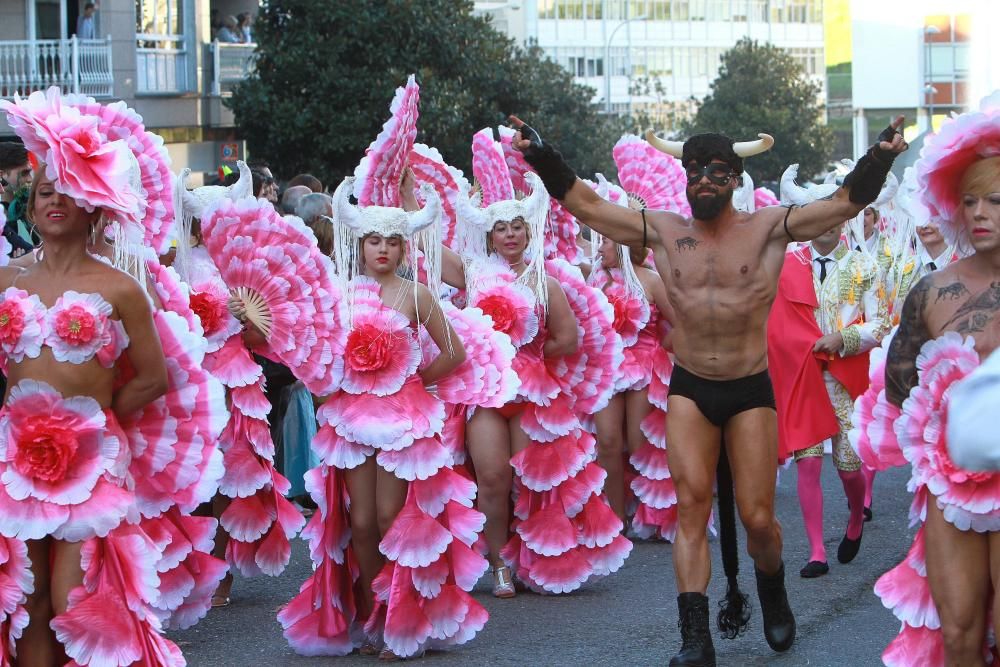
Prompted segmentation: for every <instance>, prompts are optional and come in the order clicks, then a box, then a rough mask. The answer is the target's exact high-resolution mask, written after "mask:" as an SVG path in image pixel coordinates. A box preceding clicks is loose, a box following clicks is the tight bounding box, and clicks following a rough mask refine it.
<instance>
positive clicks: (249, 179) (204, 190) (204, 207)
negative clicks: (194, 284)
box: [173, 160, 253, 282]
mask: <svg viewBox="0 0 1000 667" xmlns="http://www.w3.org/2000/svg"><path fill="white" fill-rule="evenodd" d="M236 168H237V169H238V170H239V173H240V176H239V179H238V180H237V181H236V182H235V183H233V184H232V185H226V186H223V185H203V186H200V187H197V188H194V189H193V190H188V189H187V179H188V176H190V175H191V170H190V169H188V168H186V167H185V168H184V169H182V170H181V173H179V174H178V175H177V177H176V178H175V179H174V193H173V202H174V230H175V234H176V236H177V239H176V240H177V255H176V258H175V259H174V264H173V266H174V268H175V269H176V270H177V273H178V274H179V275H180V276H181V278H182V279H183V280H184V281H185V282H187V281H189V280H190V277H191V276H190V275H189V274H190V270H191V266H190V254H191V253H190V251H191V231H192V227H193V225H194V219H195V218H198V219H199V220H201V218H202V216H203V215H204V214H205V213H206V212H207V211H208V210H209V209H211V208H212V206H213V205H214V204H216V203H217V202H219V201H220V200H222V199H229V200H232V201H240V200H241V199H249V198H252V197H253V176H252V175H251V174H250V167H248V166H247V165H246V163H245V162H243V161H242V160H241V161H239V162H237V163H236Z"/></svg>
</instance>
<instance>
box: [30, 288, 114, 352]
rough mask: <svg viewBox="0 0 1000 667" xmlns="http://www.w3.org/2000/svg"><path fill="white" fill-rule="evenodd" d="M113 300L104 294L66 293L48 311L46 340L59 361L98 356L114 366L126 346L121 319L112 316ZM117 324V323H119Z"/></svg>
mask: <svg viewBox="0 0 1000 667" xmlns="http://www.w3.org/2000/svg"><path fill="white" fill-rule="evenodd" d="M111 313H112V308H111V304H109V303H108V302H107V301H105V300H104V299H103V298H102V297H101V295H100V294H96V293H90V294H80V293H79V292H74V291H72V290H70V291H68V292H66V293H65V294H63V295H62V296H61V297H59V299H58V300H57V301H56V304H55V305H54V306H53V307H52V308H51V309H50V310H49V311H48V313H47V314H46V320H45V322H46V332H45V344H46V345H48V346H49V347H50V348H52V355H53V356H54V357H55V358H56V361H68V362H70V363H73V364H82V363H85V362H87V361H89V360H90V359H92V358H93V357H95V356H99V357H100V359H99V360H100V362H101V364H102V365H104V366H110V365H111V364H113V363H114V360H115V359H117V357H118V355H119V354H120V353H121V350H123V349H124V348H125V347H127V345H128V343H127V336H126V335H125V330H124V328H123V327H122V326H121V323H113V322H112V320H111ZM116 325H117V326H116Z"/></svg>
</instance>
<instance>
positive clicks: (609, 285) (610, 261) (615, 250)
mask: <svg viewBox="0 0 1000 667" xmlns="http://www.w3.org/2000/svg"><path fill="white" fill-rule="evenodd" d="M597 252H598V255H597V262H596V263H595V265H594V267H593V269H592V270H591V273H590V276H589V277H588V279H587V282H588V283H589V284H590V285H592V286H595V287H598V288H599V289H601V290H602V291H603V292H604V294H605V296H607V297H608V301H610V302H611V305H612V307H613V308H614V313H615V319H614V328H615V331H617V332H618V334H619V335H620V336H621V337H622V344H623V354H624V358H625V360H624V363H622V364H621V365H620V366H618V367H617V369H616V371H617V372H616V376H615V395H614V396H613V397H612V398H611V401H610V402H609V404H608V406H607V407H606V408H604V409H603V410H601V411H600V412H598V413H597V414H596V415H594V425H595V427H596V433H597V461H598V463H599V464H600V465H601V467H602V468H604V470H605V471H606V472H607V473H608V479H607V482H606V483H605V485H604V491H605V493H606V494H607V496H608V502H609V503H610V505H611V508H612V509H613V510H614V511H615V514H617V515H618V518H619V519H621V520H622V521H623V522H624V521H625V520H626V496H627V494H626V493H625V481H626V480H625V476H626V473H625V466H624V461H623V454H624V453H626V452H627V453H628V456H629V461H630V464H631V466H632V467H634V468H635V470H636V471H638V473H639V474H638V477H635V479H632V480H629V483H630V486H631V487H632V489H633V490H634V491H635V492H636V493H637V495H638V500H639V501H640V503H641V504H643V505H648V503H647V502H645V500H647V499H648V500H649V501H651V502H652V503H653V504H654V507H655V505H656V504H660V503H657V500H656V495H657V494H656V493H655V491H656V488H655V487H657V486H660V485H658V484H657V482H659V481H661V480H665V479H668V478H669V476H670V472H669V470H668V469H667V466H666V457H665V456H658V455H657V449H656V448H655V447H654V446H653V445H651V444H650V443H649V441H648V440H647V439H646V436H645V434H644V433H643V432H642V428H641V425H642V421H643V420H644V419H645V418H646V417H647V416H648V415H649V414H650V412H652V410H653V407H652V406H651V405H650V403H649V394H648V387H649V383H650V382H651V381H652V378H653V363H652V362H653V360H654V359H657V358H658V357H661V356H665V355H662V353H658V348H662V346H661V336H660V325H661V319H662V317H663V316H662V315H661V313H664V312H670V311H669V310H668V308H669V305H668V304H667V300H666V296H667V295H666V290H665V289H664V288H663V281H661V280H659V279H658V276H657V275H656V274H655V273H654V272H653V271H652V270H650V269H649V268H647V267H646V266H644V263H645V261H646V254H647V251H646V249H644V248H643V249H637V248H625V247H623V246H621V245H619V244H617V243H615V242H614V241H612V240H611V239H609V238H606V237H601V238H600V242H599V245H598V251H597ZM626 448H627V449H626ZM633 476H634V475H633ZM645 513H646V512H645V511H644V512H643V514H645ZM641 519H642V516H640V520H641Z"/></svg>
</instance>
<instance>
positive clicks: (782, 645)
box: [754, 563, 795, 651]
mask: <svg viewBox="0 0 1000 667" xmlns="http://www.w3.org/2000/svg"><path fill="white" fill-rule="evenodd" d="M754 570H755V572H756V573H757V596H758V597H759V598H760V611H761V615H762V616H763V617H764V639H766V640H767V644H768V646H770V647H771V648H772V649H774V650H775V651H787V650H788V649H789V648H791V646H792V642H794V641H795V616H794V615H793V614H792V609H791V607H789V606H788V595H787V594H786V593H785V564H784V563H782V564H781V568H780V569H779V570H778V571H777V572H775V573H774V574H764V573H763V572H761V571H760V570H758V569H756V568H754Z"/></svg>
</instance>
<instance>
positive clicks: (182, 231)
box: [173, 162, 329, 607]
mask: <svg viewBox="0 0 1000 667" xmlns="http://www.w3.org/2000/svg"><path fill="white" fill-rule="evenodd" d="M238 168H239V171H240V178H239V180H238V181H237V182H236V183H234V184H233V185H231V186H228V187H222V186H203V187H200V188H195V189H194V190H188V189H186V188H185V186H184V182H185V181H186V179H187V175H188V173H189V171H188V170H184V171H182V172H181V174H180V175H179V176H178V178H177V181H176V186H175V187H176V193H175V201H176V202H177V235H178V237H179V238H178V244H177V255H176V258H175V260H174V264H173V268H176V269H177V272H178V273H179V275H180V277H181V280H182V281H183V282H184V284H185V286H186V288H187V290H188V291H189V292H190V299H189V302H190V308H191V310H192V311H193V312H194V314H195V316H196V317H197V318H198V321H199V323H200V325H201V327H202V329H203V331H204V335H205V339H206V342H207V347H206V354H205V363H204V366H205V369H206V370H207V371H209V372H210V373H211V374H212V375H213V376H214V377H215V378H216V379H217V380H218V381H220V382H221V383H222V384H223V385H224V386H225V387H226V389H227V395H228V397H229V404H230V416H229V419H228V421H227V423H226V426H225V428H224V430H223V432H222V435H221V437H220V438H219V443H218V444H219V448H220V449H221V450H222V451H223V461H224V467H225V473H224V474H223V476H222V479H221V481H220V484H219V492H218V493H217V494H216V496H215V498H214V499H213V501H212V510H213V514H214V516H215V517H216V518H218V519H219V522H220V528H219V530H218V531H217V534H216V539H215V544H214V549H213V553H214V555H215V556H216V557H218V558H224V559H225V560H227V561H228V562H229V564H230V566H231V568H235V569H236V570H239V572H240V573H241V574H242V575H243V576H247V577H252V576H259V575H261V574H266V575H269V576H278V575H279V574H281V573H282V572H283V571H284V569H285V566H286V565H287V564H288V561H289V557H290V543H289V540H290V539H291V538H292V537H294V536H295V534H297V533H298V531H299V530H300V529H301V528H302V526H303V525H304V523H305V520H304V519H303V518H302V516H301V515H300V514H299V513H298V511H297V510H296V509H295V508H294V506H292V504H291V503H290V502H289V501H288V500H287V499H286V498H285V497H284V492H285V491H284V490H285V489H287V487H288V485H289V482H288V480H287V479H285V477H284V476H282V475H281V473H279V472H278V471H277V470H276V469H275V468H274V461H273V458H274V443H273V442H272V441H271V434H270V430H269V429H268V427H267V414H268V412H269V410H270V404H269V403H268V401H267V400H266V397H265V395H264V388H263V369H262V368H261V366H260V364H258V363H257V362H256V360H255V359H254V358H253V356H252V354H251V350H253V351H254V352H258V351H261V350H264V352H262V353H265V354H266V353H267V352H266V350H267V348H268V344H267V340H266V338H265V337H264V336H262V335H261V334H260V332H259V331H257V330H256V329H255V328H254V327H253V326H252V324H248V323H243V325H242V326H241V322H240V321H239V320H238V319H237V318H236V317H234V315H233V314H232V313H231V312H230V305H232V309H233V310H236V311H237V312H239V307H240V306H239V305H238V303H237V302H234V303H233V304H230V291H231V290H230V288H231V287H233V286H230V285H228V284H227V282H226V279H225V278H224V277H223V275H222V273H221V271H220V268H224V269H228V267H229V261H230V258H229V254H231V253H227V252H226V250H225V244H226V241H227V240H229V238H230V237H231V236H232V234H230V235H229V237H227V236H226V235H225V234H218V233H217V234H216V235H215V236H213V239H212V240H213V241H214V243H213V245H212V250H213V251H214V252H210V251H209V248H208V245H209V244H208V238H207V234H204V233H203V232H204V231H206V230H207V229H209V225H208V222H209V220H208V218H209V216H210V215H211V214H212V212H213V211H218V210H220V208H223V204H225V205H227V206H228V205H229V204H232V203H234V202H240V203H241V205H243V206H244V208H245V209H246V210H242V209H241V210H240V212H239V213H233V211H231V210H230V209H229V208H226V209H225V213H224V214H225V215H236V216H242V218H243V219H244V221H245V223H246V224H244V225H241V226H238V227H241V228H242V232H243V233H244V234H247V235H248V236H252V237H260V240H259V241H258V242H255V243H254V245H255V246H257V247H258V248H259V247H261V246H263V245H267V244H271V243H275V244H279V242H278V241H276V240H275V238H274V237H278V236H280V235H281V233H280V230H286V228H287V226H286V225H284V224H279V223H280V219H279V218H278V216H277V214H275V213H274V212H273V210H272V209H269V208H268V207H267V206H266V205H264V204H262V203H260V202H259V200H255V199H254V198H253V196H252V185H251V184H252V179H251V174H250V170H249V168H247V166H246V165H245V164H244V163H242V162H240V163H239V165H238ZM269 221H272V222H274V226H275V229H274V232H273V233H271V230H269V228H268V225H269V224H270V223H269ZM217 227H219V228H221V227H226V226H225V225H217ZM227 229H228V228H227ZM269 234H270V235H271V237H272V238H268V235H269ZM306 235H308V236H311V234H309V233H308V232H307V231H305V230H301V233H300V234H299V236H306ZM302 243H303V245H304V246H308V245H309V242H308V239H304V240H303V241H302ZM312 244H313V245H314V244H315V240H314V239H313V240H312ZM286 251H287V250H286V249H285V248H279V252H278V253H276V256H280V255H281V254H283V252H286ZM237 254H239V255H241V259H242V260H245V261H246V260H249V257H247V255H246V253H237ZM217 260H218V262H223V263H224V265H223V266H221V267H220V266H219V264H218V263H217ZM305 319H306V318H303V320H305ZM305 339H306V337H303V340H305ZM255 346H256V347H255ZM305 347H306V345H305V344H303V348H305ZM327 365H329V362H327ZM316 366H317V368H320V367H322V364H317V365H316ZM262 508H263V511H261V509H262ZM262 517H267V518H266V519H264V518H262ZM232 584H233V574H232V571H230V573H228V574H227V575H226V576H225V578H224V579H223V580H222V582H221V583H220V584H219V586H218V589H217V590H216V591H215V594H214V595H213V598H212V606H213V607H225V606H227V605H228V604H229V603H230V592H231V588H232Z"/></svg>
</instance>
